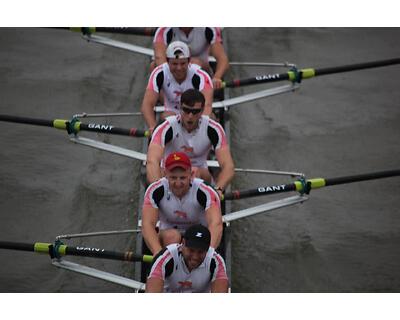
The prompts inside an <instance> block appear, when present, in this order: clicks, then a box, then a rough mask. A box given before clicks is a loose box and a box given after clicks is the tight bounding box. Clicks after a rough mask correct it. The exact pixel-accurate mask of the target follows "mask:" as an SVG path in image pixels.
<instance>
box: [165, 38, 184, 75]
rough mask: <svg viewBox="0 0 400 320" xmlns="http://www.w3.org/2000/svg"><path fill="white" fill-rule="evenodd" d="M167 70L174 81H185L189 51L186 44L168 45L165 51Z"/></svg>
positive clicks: (178, 42)
mask: <svg viewBox="0 0 400 320" xmlns="http://www.w3.org/2000/svg"><path fill="white" fill-rule="evenodd" d="M166 56H167V62H168V66H169V70H170V71H171V73H172V75H173V76H174V78H175V80H176V81H178V82H182V81H184V80H185V79H186V76H187V70H188V66H189V60H190V50H189V47H188V46H187V44H186V43H184V42H182V41H173V42H171V43H170V44H169V46H168V47H167V51H166Z"/></svg>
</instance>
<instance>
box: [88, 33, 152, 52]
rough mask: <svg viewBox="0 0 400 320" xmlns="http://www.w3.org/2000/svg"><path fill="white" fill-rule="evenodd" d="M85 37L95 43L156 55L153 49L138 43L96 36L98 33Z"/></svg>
mask: <svg viewBox="0 0 400 320" xmlns="http://www.w3.org/2000/svg"><path fill="white" fill-rule="evenodd" d="M83 38H84V39H85V40H87V41H88V42H95V43H99V44H103V45H105V46H110V47H114V48H119V49H123V50H128V51H131V52H135V53H140V54H143V55H145V56H149V57H153V56H154V51H153V49H149V48H145V47H141V46H137V45H134V44H130V43H126V42H122V41H117V40H113V39H110V38H107V37H101V36H96V35H90V36H89V35H83Z"/></svg>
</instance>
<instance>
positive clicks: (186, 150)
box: [181, 146, 194, 153]
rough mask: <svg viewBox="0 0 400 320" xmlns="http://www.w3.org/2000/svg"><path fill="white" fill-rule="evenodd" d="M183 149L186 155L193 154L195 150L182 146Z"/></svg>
mask: <svg viewBox="0 0 400 320" xmlns="http://www.w3.org/2000/svg"><path fill="white" fill-rule="evenodd" d="M181 149H182V150H183V151H184V152H185V153H193V151H194V149H193V148H192V147H186V146H182V147H181Z"/></svg>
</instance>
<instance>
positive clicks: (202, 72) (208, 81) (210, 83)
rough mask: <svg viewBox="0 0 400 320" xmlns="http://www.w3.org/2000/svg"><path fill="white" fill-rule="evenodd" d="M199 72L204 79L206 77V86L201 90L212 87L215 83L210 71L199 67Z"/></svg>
mask: <svg viewBox="0 0 400 320" xmlns="http://www.w3.org/2000/svg"><path fill="white" fill-rule="evenodd" d="M197 73H199V74H200V75H201V76H203V79H204V87H203V89H201V90H200V91H202V90H206V89H212V88H213V83H212V81H211V78H210V76H209V75H208V73H207V72H205V71H203V70H202V69H197Z"/></svg>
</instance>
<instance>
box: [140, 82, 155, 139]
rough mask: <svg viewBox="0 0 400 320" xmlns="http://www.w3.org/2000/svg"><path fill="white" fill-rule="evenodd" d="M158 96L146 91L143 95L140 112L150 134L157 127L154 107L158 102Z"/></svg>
mask: <svg viewBox="0 0 400 320" xmlns="http://www.w3.org/2000/svg"><path fill="white" fill-rule="evenodd" d="M158 97H159V94H158V93H157V92H155V91H153V90H150V89H146V92H145V93H144V97H143V102H142V107H141V111H142V113H143V117H144V120H145V121H146V124H147V127H148V128H149V130H150V131H151V132H153V130H154V128H155V127H156V125H157V122H156V116H155V114H154V106H155V105H156V103H157V101H158Z"/></svg>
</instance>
